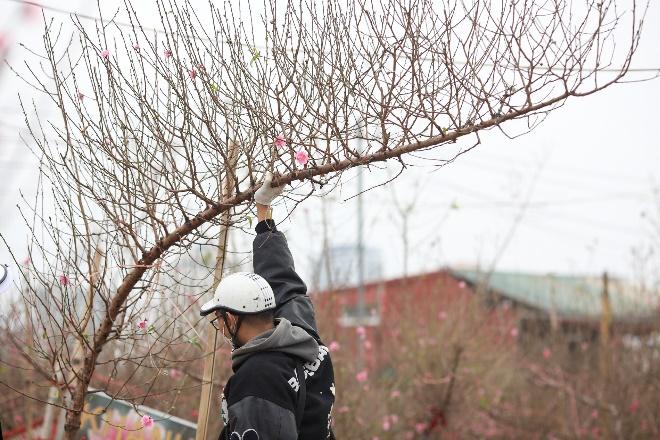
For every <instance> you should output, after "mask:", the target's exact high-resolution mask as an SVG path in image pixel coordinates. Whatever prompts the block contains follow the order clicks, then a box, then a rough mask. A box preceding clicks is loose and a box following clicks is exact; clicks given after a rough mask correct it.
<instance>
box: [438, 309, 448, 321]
mask: <svg viewBox="0 0 660 440" xmlns="http://www.w3.org/2000/svg"><path fill="white" fill-rule="evenodd" d="M438 319H439V320H440V321H444V320H445V319H447V312H445V311H444V310H440V313H438Z"/></svg>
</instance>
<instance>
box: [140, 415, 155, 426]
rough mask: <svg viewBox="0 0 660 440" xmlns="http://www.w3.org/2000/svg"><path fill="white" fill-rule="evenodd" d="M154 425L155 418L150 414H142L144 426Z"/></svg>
mask: <svg viewBox="0 0 660 440" xmlns="http://www.w3.org/2000/svg"><path fill="white" fill-rule="evenodd" d="M153 425H154V419H152V418H151V416H148V415H146V414H145V415H143V416H142V426H144V427H145V428H151V427H152V426H153Z"/></svg>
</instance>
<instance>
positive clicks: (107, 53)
mask: <svg viewBox="0 0 660 440" xmlns="http://www.w3.org/2000/svg"><path fill="white" fill-rule="evenodd" d="M109 56H110V51H109V50H108V49H103V50H102V51H101V58H103V59H104V60H107V59H108V57H109Z"/></svg>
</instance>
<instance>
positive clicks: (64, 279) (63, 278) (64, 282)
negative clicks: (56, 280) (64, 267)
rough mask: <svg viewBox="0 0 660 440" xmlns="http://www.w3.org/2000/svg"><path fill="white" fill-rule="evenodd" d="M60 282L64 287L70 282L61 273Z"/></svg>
mask: <svg viewBox="0 0 660 440" xmlns="http://www.w3.org/2000/svg"><path fill="white" fill-rule="evenodd" d="M60 284H61V285H63V286H65V287H66V286H68V285H69V284H71V281H70V280H69V277H67V276H66V275H64V274H62V275H60Z"/></svg>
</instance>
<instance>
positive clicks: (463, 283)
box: [458, 281, 466, 289]
mask: <svg viewBox="0 0 660 440" xmlns="http://www.w3.org/2000/svg"><path fill="white" fill-rule="evenodd" d="M465 286H466V284H465V281H460V282H459V283H458V288H459V289H465Z"/></svg>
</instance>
